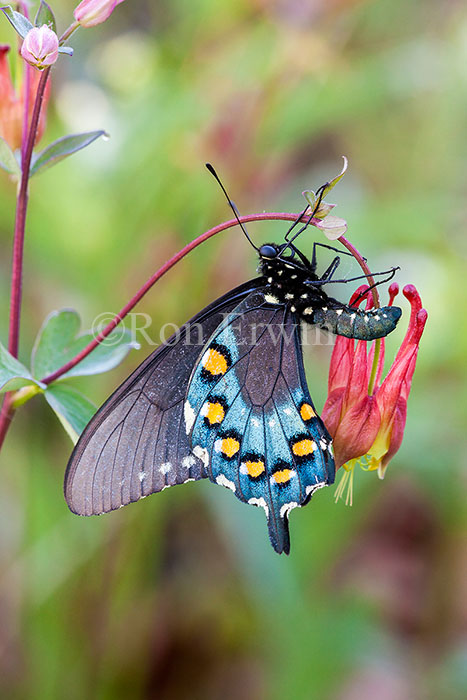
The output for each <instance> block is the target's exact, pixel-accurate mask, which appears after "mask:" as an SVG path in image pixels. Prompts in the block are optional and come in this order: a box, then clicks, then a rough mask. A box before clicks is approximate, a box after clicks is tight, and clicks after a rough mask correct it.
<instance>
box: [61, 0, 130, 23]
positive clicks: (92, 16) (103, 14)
mask: <svg viewBox="0 0 467 700" xmlns="http://www.w3.org/2000/svg"><path fill="white" fill-rule="evenodd" d="M121 2H123V0H83V2H80V4H79V5H78V7H77V8H76V9H75V11H74V12H73V15H74V17H75V20H76V21H77V22H79V23H80V25H81V26H82V27H95V26H96V24H101V23H102V22H105V20H106V19H108V18H109V17H110V15H111V14H112V12H113V11H114V9H115V8H116V7H117V5H120V3H121Z"/></svg>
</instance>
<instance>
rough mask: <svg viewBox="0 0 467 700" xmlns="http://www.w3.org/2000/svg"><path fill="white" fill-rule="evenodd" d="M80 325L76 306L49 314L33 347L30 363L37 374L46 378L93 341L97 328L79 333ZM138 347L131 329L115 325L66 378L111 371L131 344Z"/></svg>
mask: <svg viewBox="0 0 467 700" xmlns="http://www.w3.org/2000/svg"><path fill="white" fill-rule="evenodd" d="M80 326H81V321H80V318H79V315H78V313H77V312H76V311H74V310H73V309H62V310H61V311H53V312H52V313H51V314H49V316H48V317H47V318H46V319H45V321H44V323H43V325H42V328H41V329H40V331H39V334H38V336H37V338H36V342H35V344H34V348H33V351H32V358H31V366H32V372H33V375H34V376H35V377H42V378H43V377H46V376H48V375H49V374H52V372H54V371H55V370H57V369H58V368H59V367H62V366H63V365H64V364H66V363H67V362H69V360H71V359H72V358H73V357H75V356H76V355H77V354H78V353H79V352H80V351H81V350H82V349H83V348H85V347H86V345H88V343H90V342H91V340H92V339H93V338H94V337H95V335H96V332H94V333H93V332H92V331H86V332H85V333H82V334H80V335H78V333H79V329H80ZM138 347H139V345H138V343H136V342H134V341H132V339H131V333H130V331H129V330H127V329H126V328H123V326H121V327H119V328H116V329H115V330H114V331H113V332H112V333H111V334H110V335H109V336H108V338H106V339H105V340H104V342H103V343H101V344H100V345H98V346H97V347H96V348H95V349H94V350H93V351H92V352H91V353H90V354H89V355H88V356H87V357H85V358H84V360H82V362H80V363H79V364H77V365H76V367H73V368H72V369H70V370H69V371H68V372H67V373H66V374H64V375H63V378H68V377H79V376H84V375H89V374H100V373H102V372H108V371H109V370H111V369H113V368H114V367H116V366H117V365H118V364H119V363H120V362H121V361H122V360H123V358H124V357H125V356H126V355H127V354H128V352H129V351H130V349H131V348H138ZM60 379H62V377H60Z"/></svg>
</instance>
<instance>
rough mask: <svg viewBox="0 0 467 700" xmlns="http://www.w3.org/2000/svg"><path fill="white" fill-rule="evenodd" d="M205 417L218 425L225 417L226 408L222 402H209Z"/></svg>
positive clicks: (212, 423)
mask: <svg viewBox="0 0 467 700" xmlns="http://www.w3.org/2000/svg"><path fill="white" fill-rule="evenodd" d="M205 418H206V419H207V420H208V421H209V423H210V425H218V424H219V423H222V421H223V420H224V418H225V409H224V407H223V405H222V404H221V403H218V402H215V403H208V405H207V410H206V413H205Z"/></svg>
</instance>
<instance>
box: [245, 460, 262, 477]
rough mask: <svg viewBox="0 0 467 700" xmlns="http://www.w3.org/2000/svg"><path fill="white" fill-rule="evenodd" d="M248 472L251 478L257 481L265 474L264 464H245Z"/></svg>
mask: <svg viewBox="0 0 467 700" xmlns="http://www.w3.org/2000/svg"><path fill="white" fill-rule="evenodd" d="M244 464H245V467H246V470H247V472H248V475H249V476H252V477H253V478H254V479H256V478H257V477H258V476H261V474H262V473H263V472H264V462H261V461H260V460H259V461H258V462H250V461H248V462H244Z"/></svg>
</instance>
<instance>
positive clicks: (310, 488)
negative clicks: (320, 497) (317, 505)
mask: <svg viewBox="0 0 467 700" xmlns="http://www.w3.org/2000/svg"><path fill="white" fill-rule="evenodd" d="M323 486H326V483H325V482H324V481H319V482H318V483H317V484H310V485H309V486H305V493H306V495H307V496H310V494H312V493H314V492H315V491H318V489H322V488H323Z"/></svg>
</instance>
